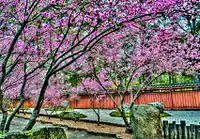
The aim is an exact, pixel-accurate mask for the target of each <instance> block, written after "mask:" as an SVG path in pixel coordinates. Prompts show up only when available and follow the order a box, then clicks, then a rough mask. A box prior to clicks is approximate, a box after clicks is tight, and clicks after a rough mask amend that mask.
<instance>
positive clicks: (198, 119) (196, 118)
mask: <svg viewBox="0 0 200 139" xmlns="http://www.w3.org/2000/svg"><path fill="white" fill-rule="evenodd" d="M166 112H168V113H169V114H170V115H171V116H169V117H166V118H162V120H167V121H169V122H172V121H176V123H180V121H181V120H184V121H186V124H187V125H189V124H200V111H166Z"/></svg>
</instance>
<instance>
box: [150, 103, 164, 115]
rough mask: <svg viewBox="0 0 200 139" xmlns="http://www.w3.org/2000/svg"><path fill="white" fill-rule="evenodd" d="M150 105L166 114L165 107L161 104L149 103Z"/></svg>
mask: <svg viewBox="0 0 200 139" xmlns="http://www.w3.org/2000/svg"><path fill="white" fill-rule="evenodd" d="M149 105H152V106H154V107H156V108H157V109H159V110H160V113H163V112H164V105H163V104H162V103H161V102H152V103H149Z"/></svg>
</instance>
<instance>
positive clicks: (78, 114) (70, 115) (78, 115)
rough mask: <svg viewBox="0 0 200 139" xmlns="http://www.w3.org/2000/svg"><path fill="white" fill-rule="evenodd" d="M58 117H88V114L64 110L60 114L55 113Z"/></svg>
mask: <svg viewBox="0 0 200 139" xmlns="http://www.w3.org/2000/svg"><path fill="white" fill-rule="evenodd" d="M55 116H56V117H58V118H62V119H80V118H86V117H87V116H86V115H84V114H82V113H79V112H68V111H65V112H62V113H60V114H57V115H55Z"/></svg>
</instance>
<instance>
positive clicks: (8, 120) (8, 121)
mask: <svg viewBox="0 0 200 139" xmlns="http://www.w3.org/2000/svg"><path fill="white" fill-rule="evenodd" d="M23 104H24V99H21V100H20V102H19V104H18V106H17V108H16V109H15V110H14V111H13V112H12V114H11V115H10V116H9V117H8V119H7V121H6V125H5V128H4V132H5V133H7V132H8V131H9V130H10V124H11V122H12V120H13V118H14V117H15V115H16V113H17V112H18V111H19V110H20V109H21V107H22V105H23Z"/></svg>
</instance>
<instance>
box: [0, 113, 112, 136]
mask: <svg viewBox="0 0 200 139" xmlns="http://www.w3.org/2000/svg"><path fill="white" fill-rule="evenodd" d="M1 117H2V115H0V120H1ZM27 122H28V120H27V119H25V118H20V117H15V118H14V119H13V121H12V123H11V126H10V131H15V132H16V131H21V130H22V129H23V127H24V126H25V125H26V123H27ZM46 126H52V124H44V123H41V122H37V123H36V124H35V125H34V127H33V129H34V128H40V127H46ZM64 129H65V132H66V134H67V136H68V137H69V138H70V139H113V138H112V137H105V136H100V135H99V136H95V135H92V134H88V133H87V132H85V131H79V130H75V131H74V130H67V128H64Z"/></svg>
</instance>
